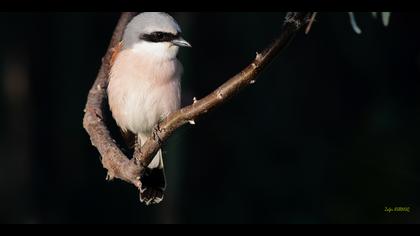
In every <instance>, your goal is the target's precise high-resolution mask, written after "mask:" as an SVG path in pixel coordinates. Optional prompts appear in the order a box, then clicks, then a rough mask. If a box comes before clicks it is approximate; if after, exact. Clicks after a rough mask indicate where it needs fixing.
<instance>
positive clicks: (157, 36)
mask: <svg viewBox="0 0 420 236" xmlns="http://www.w3.org/2000/svg"><path fill="white" fill-rule="evenodd" d="M154 36H155V38H156V39H157V40H162V39H163V38H164V37H165V35H164V34H163V33H162V32H156V33H155V34H154Z"/></svg>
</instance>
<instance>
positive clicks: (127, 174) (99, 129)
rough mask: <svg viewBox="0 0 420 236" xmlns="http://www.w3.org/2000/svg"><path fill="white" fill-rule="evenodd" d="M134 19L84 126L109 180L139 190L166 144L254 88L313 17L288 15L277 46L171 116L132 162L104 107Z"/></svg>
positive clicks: (105, 68)
mask: <svg viewBox="0 0 420 236" xmlns="http://www.w3.org/2000/svg"><path fill="white" fill-rule="evenodd" d="M133 16H134V13H123V14H122V15H121V18H120V21H119V22H118V25H117V27H116V29H115V31H114V34H113V37H112V39H111V43H110V46H109V48H108V51H107V53H106V55H105V57H104V58H103V63H102V67H101V69H100V70H99V74H98V77H97V79H96V81H95V83H94V85H93V87H92V89H91V90H90V92H89V95H88V101H87V104H86V109H85V117H84V120H83V125H84V127H85V129H86V130H87V132H88V134H89V135H90V137H91V141H92V144H93V145H94V146H95V147H96V148H97V149H98V150H99V152H100V154H101V156H102V164H103V166H104V167H105V168H106V169H107V170H108V177H109V179H112V178H114V177H116V178H119V179H122V180H124V181H127V182H130V183H132V184H134V185H135V186H136V187H138V188H139V187H140V186H141V182H140V176H141V174H142V172H143V170H144V167H146V166H148V165H149V164H150V162H151V161H152V159H153V157H154V155H155V154H156V152H157V151H158V150H159V149H160V148H161V145H162V143H163V142H164V141H165V140H166V139H168V138H169V137H170V136H171V134H172V133H173V132H174V131H175V130H176V129H178V128H179V127H181V126H182V125H184V124H186V123H194V120H195V119H197V118H199V117H200V116H202V115H204V114H206V113H207V112H209V111H211V110H212V109H214V108H216V107H217V106H220V105H221V104H223V103H224V102H225V101H227V100H228V99H229V98H231V97H232V96H234V95H235V94H237V93H238V92H239V91H241V90H242V89H243V88H245V87H247V86H249V85H251V84H253V83H254V82H255V80H256V78H257V77H258V75H260V73H261V72H262V71H263V70H264V69H265V68H266V67H267V65H268V64H269V63H270V62H271V61H273V59H274V58H275V56H276V55H278V54H279V53H280V51H281V50H282V49H284V48H285V47H286V46H287V45H288V44H289V42H290V41H291V40H292V39H293V37H294V36H295V35H296V33H297V32H298V31H299V30H300V29H302V27H303V26H304V25H306V23H307V21H308V20H309V18H308V17H309V16H310V14H309V12H289V13H287V16H286V19H285V22H284V25H283V28H282V30H281V33H280V36H279V37H278V38H277V39H276V40H275V41H274V43H272V44H271V45H270V46H269V47H267V48H266V49H265V50H264V51H263V52H262V53H257V55H256V57H255V59H254V60H253V61H252V62H251V64H249V65H248V66H247V67H246V68H245V69H243V70H242V71H241V72H239V73H238V74H236V75H235V76H233V77H232V78H230V79H229V80H228V81H226V82H225V83H224V84H222V85H221V86H220V87H219V88H217V89H216V90H214V91H213V92H212V93H210V94H209V95H207V96H206V97H204V98H202V99H200V100H194V102H193V104H191V105H189V106H186V107H184V108H181V109H180V110H178V111H176V112H173V113H172V114H170V115H169V116H168V117H167V118H166V119H165V120H164V121H162V122H161V123H160V124H159V125H158V126H157V127H156V128H155V131H154V133H153V136H152V138H150V139H149V140H147V141H146V142H145V144H144V145H143V146H142V147H141V149H140V150H141V151H140V152H135V154H134V157H133V158H132V159H131V160H129V159H128V158H127V157H126V156H125V155H124V154H123V153H122V152H121V150H120V149H119V148H118V147H117V145H116V144H115V141H114V140H113V139H112V138H111V136H110V134H109V131H108V129H107V127H106V125H105V123H104V122H103V118H102V117H103V116H102V108H103V106H104V105H107V104H105V103H106V101H107V99H106V87H107V85H108V79H109V78H108V74H109V69H110V68H109V67H110V65H109V62H110V58H111V54H112V48H113V47H115V45H116V44H117V43H118V42H119V41H120V40H121V36H122V33H123V30H124V28H125V26H126V25H127V23H128V22H129V20H130V19H131V18H132V17H133ZM138 148H140V147H137V149H138Z"/></svg>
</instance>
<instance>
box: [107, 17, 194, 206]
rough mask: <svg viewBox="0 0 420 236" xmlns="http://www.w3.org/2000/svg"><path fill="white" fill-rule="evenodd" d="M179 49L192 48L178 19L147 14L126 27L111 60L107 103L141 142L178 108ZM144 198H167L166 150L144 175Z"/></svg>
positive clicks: (119, 122)
mask: <svg viewBox="0 0 420 236" xmlns="http://www.w3.org/2000/svg"><path fill="white" fill-rule="evenodd" d="M179 47H191V45H190V44H189V43H188V42H187V41H185V40H184V39H183V38H182V37H181V29H180V27H179V25H178V24H177V22H176V21H175V20H174V19H173V18H172V17H171V16H170V15H168V14H166V13H162V12H145V13H141V14H139V15H137V16H136V17H134V18H133V19H132V20H131V22H130V23H129V24H128V25H127V27H126V29H125V31H124V35H123V39H122V42H121V43H120V45H119V47H118V48H117V49H116V50H115V53H114V55H113V57H112V60H111V61H112V62H111V64H112V65H111V72H110V80H109V84H108V89H107V90H108V101H109V106H110V109H111V112H112V116H113V117H114V119H115V121H116V123H117V125H118V126H119V127H120V128H121V130H122V131H123V133H125V134H127V133H133V134H135V135H136V136H137V141H138V143H139V144H140V145H143V144H144V142H145V141H146V140H147V139H148V138H149V137H150V136H151V135H152V132H153V128H154V127H155V125H156V124H158V122H160V121H161V120H162V119H163V118H165V117H166V116H168V115H169V114H170V113H171V112H173V111H175V110H177V109H179V107H180V101H181V86H180V78H181V74H182V70H183V69H182V65H181V63H180V62H179V61H178V59H177V58H176V56H177V53H178V49H179ZM141 182H142V186H141V188H140V201H142V202H145V203H146V204H147V205H149V204H154V203H159V202H160V201H162V199H163V192H164V190H165V186H166V180H165V173H164V169H163V159H162V151H161V150H159V151H158V153H157V154H156V156H155V157H154V158H153V161H152V162H151V163H150V165H149V166H148V168H147V170H146V172H145V174H144V176H142V177H141Z"/></svg>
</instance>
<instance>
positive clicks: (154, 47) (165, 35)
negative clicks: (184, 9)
mask: <svg viewBox="0 0 420 236" xmlns="http://www.w3.org/2000/svg"><path fill="white" fill-rule="evenodd" d="M122 43H123V48H124V49H134V50H135V51H139V52H141V53H152V54H155V55H157V56H164V57H166V56H168V57H176V54H177V52H178V48H179V47H191V45H190V44H189V43H188V42H187V41H185V40H184V39H183V38H182V37H181V29H180V27H179V25H178V24H177V23H176V21H175V20H174V18H172V17H171V16H170V15H168V14H166V13H163V12H144V13H141V14H139V15H137V16H136V17H134V18H133V19H132V20H131V21H130V23H129V24H128V25H127V27H126V29H125V31H124V35H123V41H122Z"/></svg>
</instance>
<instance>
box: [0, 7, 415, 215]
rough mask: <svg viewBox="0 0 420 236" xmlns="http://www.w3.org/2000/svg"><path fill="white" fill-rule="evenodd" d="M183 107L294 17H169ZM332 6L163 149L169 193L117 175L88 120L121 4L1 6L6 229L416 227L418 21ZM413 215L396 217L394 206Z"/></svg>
mask: <svg viewBox="0 0 420 236" xmlns="http://www.w3.org/2000/svg"><path fill="white" fill-rule="evenodd" d="M171 14H172V15H173V16H174V17H175V18H176V19H177V21H178V23H179V24H180V25H181V27H182V29H183V32H184V38H186V39H187V40H188V41H189V42H190V43H191V44H192V45H193V47H192V48H191V49H182V50H181V52H180V55H179V58H180V60H181V61H182V62H183V64H184V69H185V73H184V76H183V82H182V87H183V92H182V96H183V104H184V105H188V104H190V103H191V102H192V98H193V97H197V98H201V97H203V96H205V95H206V94H207V93H209V92H211V91H212V90H213V89H214V88H216V87H217V86H218V85H220V84H222V83H223V82H224V81H226V80H227V79H228V78H229V77H231V76H232V75H234V74H236V73H237V72H238V71H240V70H241V69H242V68H244V67H245V66H246V65H247V64H248V63H249V62H250V61H251V60H252V59H253V58H254V57H255V53H256V52H257V51H261V50H262V49H263V48H264V47H265V46H266V45H268V44H269V43H270V42H271V41H272V40H273V39H274V38H275V37H276V36H277V35H278V33H279V32H280V29H281V25H282V22H283V19H284V15H285V13H275V12H270V13H251V12H249V13H233V12H231V13H228V12H225V13H183V12H172V13H171ZM356 16H357V20H358V23H359V26H360V27H361V28H362V31H363V33H362V34H361V35H357V34H356V33H355V32H354V31H353V30H352V28H351V26H350V22H349V17H348V14H347V13H345V12H337V13H319V15H318V18H317V22H316V23H315V24H314V26H313V28H312V31H311V32H310V34H309V35H305V34H303V33H300V34H299V35H298V36H297V37H296V38H295V40H294V41H293V42H292V43H291V45H290V46H289V47H288V48H287V49H286V50H285V51H284V52H283V53H282V54H281V55H280V56H279V57H278V58H277V59H276V60H275V61H274V62H273V63H272V64H271V66H270V67H269V68H268V69H267V70H266V71H265V72H264V73H263V74H262V75H261V76H260V78H259V79H258V80H257V83H256V84H254V85H252V86H251V87H250V88H248V89H246V90H245V91H243V92H242V93H240V94H239V95H238V96H237V97H234V98H233V99H232V100H230V101H229V102H228V103H226V104H225V105H223V106H222V107H220V108H218V109H216V110H215V111H214V112H212V113H210V114H208V115H207V116H205V117H203V118H202V119H200V120H197V121H196V123H197V124H196V125H195V126H189V125H187V126H186V127H183V128H181V129H180V130H179V131H177V132H176V133H175V135H174V136H173V137H172V138H171V139H170V140H169V141H168V142H167V144H166V145H165V148H164V150H165V161H166V171H167V178H168V188H167V192H166V198H165V200H164V201H163V203H162V204H160V205H158V206H151V207H145V206H143V205H142V204H140V202H139V199H138V192H137V190H136V189H135V188H134V187H133V186H131V185H129V184H126V183H124V182H122V181H119V180H115V181H112V182H107V181H105V176H106V171H105V170H104V169H103V168H102V166H101V164H100V159H99V154H98V153H97V151H96V149H95V148H94V147H92V146H91V145H90V141H89V137H88V136H87V134H86V132H85V131H84V130H83V128H82V118H83V109H84V106H85V102H86V95H87V92H88V90H89V89H90V87H91V85H92V83H93V81H94V79H95V76H96V73H97V71H98V69H99V66H100V62H101V57H102V56H103V55H104V53H105V50H106V47H107V45H108V42H109V38H110V36H111V34H112V31H113V28H114V26H115V24H116V22H117V20H118V17H119V14H118V13H93V12H84V13H64V12H63V13H0V27H1V29H2V37H1V38H0V130H1V132H0V156H1V159H0V160H1V165H0V222H3V223H82V222H98V223H111V222H112V223H123V222H126V223H418V222H419V221H420V214H419V206H420V202H419V200H418V199H419V197H420V196H419V190H418V188H417V186H418V184H419V183H420V175H419V170H420V169H419V164H420V161H419V154H420V146H419V138H418V136H419V131H420V122H419V121H420V106H419V99H420V95H419V93H418V91H420V83H419V79H420V77H419V75H420V70H419V69H420V50H419V49H420V46H419V42H420V40H419V39H420V28H419V27H418V24H419V17H418V14H416V13H400V12H393V13H392V15H391V21H390V25H389V26H388V27H387V28H385V27H383V26H382V25H381V22H380V21H379V20H375V19H374V18H372V17H371V15H370V14H369V13H357V14H356ZM400 206H401V207H410V212H409V213H407V212H392V213H388V212H385V211H384V209H385V207H392V208H393V207H400Z"/></svg>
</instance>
